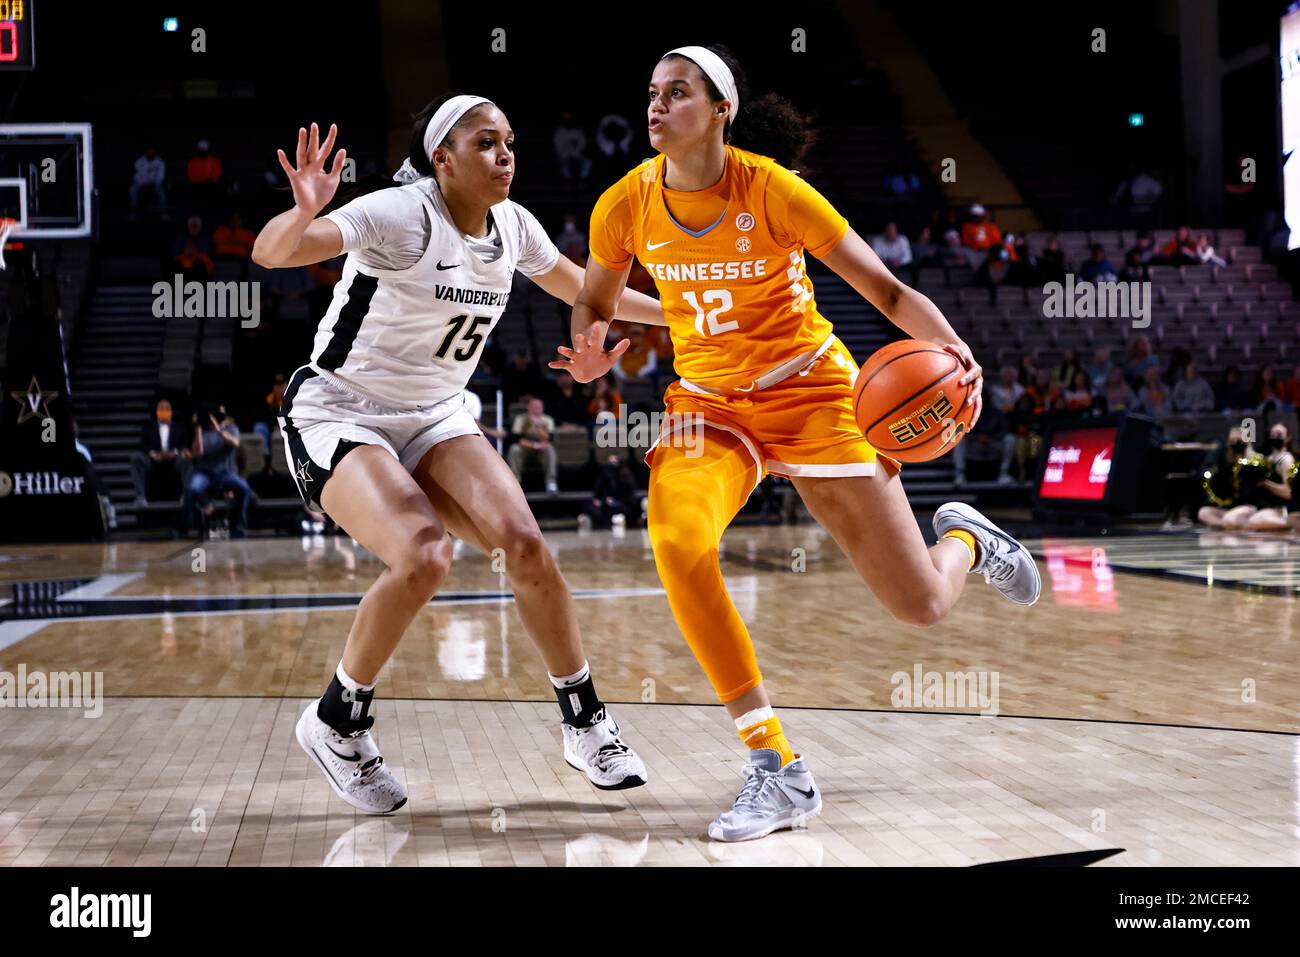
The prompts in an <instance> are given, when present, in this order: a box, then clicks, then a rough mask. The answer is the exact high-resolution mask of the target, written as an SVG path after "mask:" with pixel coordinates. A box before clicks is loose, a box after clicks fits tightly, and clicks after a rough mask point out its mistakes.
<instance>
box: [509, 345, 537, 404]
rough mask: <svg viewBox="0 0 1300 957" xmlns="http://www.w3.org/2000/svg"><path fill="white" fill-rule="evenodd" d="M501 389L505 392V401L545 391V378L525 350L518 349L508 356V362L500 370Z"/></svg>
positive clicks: (514, 400)
mask: <svg viewBox="0 0 1300 957" xmlns="http://www.w3.org/2000/svg"><path fill="white" fill-rule="evenodd" d="M501 391H503V392H504V393H505V394H506V402H507V403H509V402H516V401H518V400H519V399H520V398H522V397H523V396H526V395H542V394H543V393H544V392H545V391H546V380H545V379H544V378H543V377H542V372H541V370H540V369H538V368H537V363H536V362H534V361H533V360H532V359H531V358H530V357H529V355H528V353H527V352H523V351H519V352H516V353H515V354H514V355H513V356H511V357H510V364H509V365H507V366H506V367H505V369H504V370H502V372H501Z"/></svg>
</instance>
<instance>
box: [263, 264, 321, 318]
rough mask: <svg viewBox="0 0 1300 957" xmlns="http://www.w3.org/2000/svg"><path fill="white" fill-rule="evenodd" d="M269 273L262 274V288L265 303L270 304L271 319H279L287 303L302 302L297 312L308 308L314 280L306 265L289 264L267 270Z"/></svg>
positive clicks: (314, 285) (314, 283)
mask: <svg viewBox="0 0 1300 957" xmlns="http://www.w3.org/2000/svg"><path fill="white" fill-rule="evenodd" d="M268 272H269V273H270V275H266V276H263V278H262V289H263V290H264V291H265V292H266V298H267V304H268V305H269V306H270V310H269V311H270V313H271V318H272V320H276V319H279V318H280V317H281V316H282V315H283V314H284V312H285V307H286V306H287V305H288V304H289V303H297V302H300V301H301V302H302V303H303V306H302V307H300V309H299V313H302V312H305V311H306V310H307V309H308V306H307V305H306V303H307V302H308V301H309V297H310V296H311V293H312V290H313V289H315V288H316V280H314V279H313V278H312V274H311V270H309V269H308V268H307V267H306V266H290V267H286V268H284V269H271V270H268Z"/></svg>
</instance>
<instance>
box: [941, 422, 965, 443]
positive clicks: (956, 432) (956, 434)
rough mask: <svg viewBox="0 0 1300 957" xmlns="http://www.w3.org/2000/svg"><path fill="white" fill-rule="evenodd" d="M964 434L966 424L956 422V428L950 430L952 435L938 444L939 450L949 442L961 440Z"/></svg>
mask: <svg viewBox="0 0 1300 957" xmlns="http://www.w3.org/2000/svg"><path fill="white" fill-rule="evenodd" d="M965 434H966V423H965V422H958V423H957V427H956V428H955V429H953V430H952V435H950V436H948V437H947V438H946V439H944V440H943V442H941V443H940V444H939V448H943V447H944V446H945V445H947V444H948V443H949V442H956V441H957V440H958V439H959V438H961V437H962V436H963V435H965Z"/></svg>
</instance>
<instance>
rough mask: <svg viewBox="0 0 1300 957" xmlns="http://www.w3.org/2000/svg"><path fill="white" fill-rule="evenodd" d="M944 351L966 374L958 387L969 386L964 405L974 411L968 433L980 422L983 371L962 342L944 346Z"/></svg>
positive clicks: (982, 403)
mask: <svg viewBox="0 0 1300 957" xmlns="http://www.w3.org/2000/svg"><path fill="white" fill-rule="evenodd" d="M943 348H944V350H945V351H947V352H950V353H952V354H953V355H954V356H956V357H957V361H958V362H960V363H961V364H962V367H963V368H964V369H965V370H966V374H965V375H963V376H962V377H961V379H960V380H958V384H959V385H967V384H970V386H971V391H970V395H969V396H967V397H966V404H967V405H973V406H974V407H975V411H974V412H973V413H972V414H971V419H970V428H969V429H967V430H966V431H967V432H969V431H970V430H971V429H973V428H975V423H976V422H978V421H979V420H980V412H982V411H983V410H984V370H983V368H981V367H980V364H979V363H978V362H976V361H975V356H974V355H973V354H972V353H971V351H970V346H968V345H966V343H964V342H956V343H953V342H950V343H948V344H947V345H945V346H944V347H943Z"/></svg>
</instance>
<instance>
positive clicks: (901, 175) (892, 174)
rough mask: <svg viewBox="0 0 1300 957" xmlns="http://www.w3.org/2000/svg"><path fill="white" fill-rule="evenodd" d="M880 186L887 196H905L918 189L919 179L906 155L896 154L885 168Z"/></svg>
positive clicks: (919, 185)
mask: <svg viewBox="0 0 1300 957" xmlns="http://www.w3.org/2000/svg"><path fill="white" fill-rule="evenodd" d="M881 186H882V187H884V191H885V193H886V194H887V195H889V196H907V195H909V194H910V193H915V192H917V191H919V190H920V188H921V179H920V177H918V176H917V175H916V170H915V168H914V167H913V165H912V163H910V162H909V161H908V159H907V157H906V156H902V155H898V156H895V157H894V159H893V160H892V161H891V162H890V164H889V167H888V168H887V169H886V171H885V175H884V177H883V178H882V180H881Z"/></svg>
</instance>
